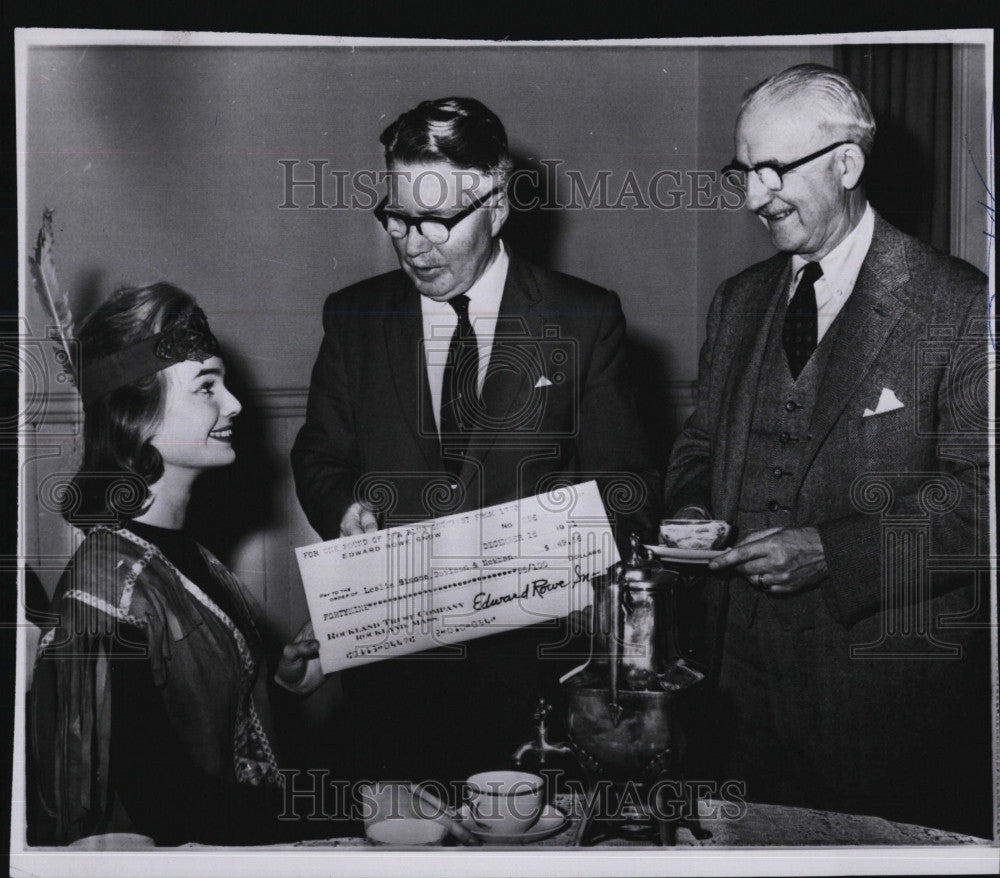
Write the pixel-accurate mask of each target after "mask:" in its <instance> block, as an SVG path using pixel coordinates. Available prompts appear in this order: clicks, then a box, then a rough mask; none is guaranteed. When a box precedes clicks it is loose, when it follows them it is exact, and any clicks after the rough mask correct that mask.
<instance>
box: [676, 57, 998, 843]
mask: <svg viewBox="0 0 1000 878" xmlns="http://www.w3.org/2000/svg"><path fill="white" fill-rule="evenodd" d="M874 132H875V123H874V120H873V118H872V115H871V111H870V109H869V107H868V104H867V101H866V100H865V98H864V96H863V95H862V94H861V93H860V92H859V91H858V90H857V89H856V88H855V87H854V86H853V85H852V84H851V82H850V81H849V80H848V79H847V78H846V77H844V76H842V75H841V74H839V73H837V72H836V71H834V70H831V69H829V68H825V67H819V66H815V65H802V66H799V67H794V68H791V69H789V70H786V71H784V72H782V73H780V74H777V75H776V76H774V77H772V78H770V79H769V80H766V81H765V82H763V83H761V84H760V85H759V86H757V87H756V88H755V89H753V90H752V91H751V92H749V93H748V95H747V97H746V98H745V100H744V103H743V106H742V109H741V111H740V115H739V118H738V120H737V124H736V134H735V146H736V158H735V160H734V162H733V164H732V165H731V166H730V167H729V168H728V169H727V171H728V172H730V173H731V174H732V178H733V179H734V180H735V181H736V182H737V183H738V184H740V185H742V186H743V188H744V191H745V194H746V204H747V207H748V208H749V209H750V210H751V211H753V212H754V213H755V214H756V215H757V216H758V217H759V218H760V220H761V222H762V223H763V224H764V225H765V227H766V228H767V229H768V231H769V233H770V235H771V240H772V242H773V243H774V245H775V247H776V248H777V249H778V250H780V251H781V253H780V254H778V255H777V256H774V257H772V258H771V259H768V260H766V261H765V262H762V263H759V264H757V265H754V266H752V267H751V268H749V269H747V270H746V271H744V272H742V273H741V274H739V275H737V276H736V277H733V278H730V279H729V280H727V281H726V282H724V283H723V284H722V286H721V287H720V288H719V290H718V292H717V294H716V296H715V299H714V300H713V302H712V306H711V309H710V313H709V317H708V333H707V340H706V342H705V345H704V347H703V349H702V353H701V362H700V368H699V378H698V381H699V388H698V405H697V409H696V411H695V413H694V414H693V415H692V416H691V418H690V419H689V421H688V422H687V424H686V425H685V427H684V430H683V432H682V435H681V436H680V437H679V439H678V441H677V443H676V445H675V447H674V448H673V451H672V454H671V459H670V464H669V466H668V473H667V479H666V492H667V497H666V499H667V507H666V508H667V509H668V510H669V511H671V512H672V513H675V514H677V515H678V516H679V517H689V516H709V517H714V518H719V519H726V520H728V521H731V522H734V523H735V525H736V528H737V533H738V545H737V546H736V547H735V548H732V549H730V550H728V551H727V552H726V553H725V554H723V555H722V556H721V557H718V558H717V559H715V560H714V561H713V562H712V563H711V570H712V571H713V574H714V575H713V576H712V577H711V578H710V580H709V582H708V584H707V593H708V596H709V601H708V604H709V611H710V612H709V619H710V628H711V629H712V630H714V632H715V635H716V636H715V639H714V644H715V646H716V648H717V650H718V652H717V667H716V670H717V672H718V693H717V694H718V695H719V696H720V697H719V704H718V706H719V709H720V711H721V712H720V713H713V714H711V717H712V719H711V721H709V722H707V723H706V729H705V730H704V732H703V734H702V736H701V739H700V742H699V743H700V744H701V745H702V749H703V751H704V752H705V753H706V754H707V757H708V758H711V757H715V758H720V757H723V756H725V757H727V759H726V761H725V764H724V766H723V767H722V768H720V769H719V771H720V773H722V774H724V776H726V777H729V778H737V779H743V780H746V781H747V784H748V787H749V788H748V796H749V798H750V799H751V800H763V801H774V802H784V803H792V804H802V805H810V806H814V807H820V808H827V809H831V810H839V811H849V812H853V813H869V814H878V815H881V816H885V817H889V818H892V819H898V820H904V821H909V822H919V823H924V824H927V825H934V826H942V827H948V828H955V829H959V830H965V831H969V832H977V833H979V834H981V835H985V834H988V833H989V831H990V807H989V804H990V803H989V777H990V760H989V738H990V735H989V698H990V690H989V670H988V669H989V658H988V649H989V645H988V637H987V620H988V612H989V600H988V598H989V595H988V590H987V589H988V586H987V584H986V579H985V577H984V576H983V571H984V570H988V568H989V558H988V512H987V499H986V498H987V493H988V446H987V441H986V437H987V402H986V399H987V374H988V367H987V344H988V341H987V338H988V336H987V330H986V324H985V320H984V318H985V317H986V314H987V295H986V279H985V277H984V276H983V275H982V274H981V273H980V272H979V271H977V270H976V269H974V268H972V267H971V266H970V265H968V264H966V263H964V262H962V261H960V260H957V259H953V258H951V257H949V256H946V255H944V254H942V253H939V252H937V251H935V250H933V249H932V248H930V247H928V246H926V245H924V244H922V243H920V242H919V241H917V240H915V239H913V238H911V237H909V236H907V235H905V234H903V233H902V232H900V231H898V230H897V229H895V228H893V227H892V226H890V225H889V224H888V223H886V222H885V221H884V220H883V219H882V218H881V217H880V216H879V215H878V214H877V213H875V212H874V211H873V210H872V208H871V206H870V205H869V204H868V202H867V200H866V198H865V194H864V188H863V185H862V171H863V169H864V166H865V161H866V157H867V155H868V154H869V151H870V149H871V145H872V142H873V138H874Z"/></svg>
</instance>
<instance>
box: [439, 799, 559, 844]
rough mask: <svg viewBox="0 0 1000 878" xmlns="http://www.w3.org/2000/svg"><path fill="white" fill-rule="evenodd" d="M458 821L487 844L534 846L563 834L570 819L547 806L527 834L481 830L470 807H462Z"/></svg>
mask: <svg viewBox="0 0 1000 878" xmlns="http://www.w3.org/2000/svg"><path fill="white" fill-rule="evenodd" d="M458 820H459V822H460V823H461V824H462V826H464V827H465V828H466V829H468V830H469V832H471V833H472V834H473V835H474V836H475V837H476V838H478V839H479V840H480V841H482V842H483V843H485V844H532V843H533V842H536V841H541V840H542V839H543V838H549V837H550V836H552V835H555V834H556V833H557V832H561V831H562V830H564V829H565V828H566V826H567V825H568V824H569V818H568V817H567V816H566V815H565V814H563V812H562V811H560V810H559V809H558V808H556V807H554V806H553V805H546V806H545V807H544V808H543V809H542V813H541V814H540V815H539V817H538V821H537V822H536V823H535V825H534V826H532V827H531V829H529V830H527V831H525V832H515V833H507V832H489V831H487V830H484V829H480V827H479V825H478V824H477V823H476V821H475V820H473V819H472V815H471V814H470V813H469V806H468V805H463V806H462V807H461V809H460V810H459V812H458Z"/></svg>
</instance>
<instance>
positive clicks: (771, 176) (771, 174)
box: [722, 140, 854, 192]
mask: <svg viewBox="0 0 1000 878" xmlns="http://www.w3.org/2000/svg"><path fill="white" fill-rule="evenodd" d="M848 143H854V141H853V140H838V141H837V142H836V143H831V144H830V145H829V146H824V147H823V149H820V150H817V151H816V152H814V153H810V154H809V155H807V156H803V157H802V158H800V159H796V160H795V161H794V162H788V163H787V164H784V165H782V164H779V163H778V162H761V163H760V164H757V165H754V166H753V167H747V166H746V165H745V164H743V163H742V162H738V161H737V160H736V159H733V160H732V161H731V162H730V163H729V164H728V165H726V166H725V167H724V168H723V169H722V173H723V174H725V175H728V176H729V178H730V179H731V180H732V181H733V182H734V183H735V184H736V185H737V186H738V187H739V188H740V189H741V190H742V191H743V192H746V190H747V174H749V173H750V172H751V171H752V172H753V173H755V174H756V175H757V178H758V179H759V180H760V182H761V183H762V184H763V185H764V186H766V187H767V188H768V189H770V190H771V191H772V192H778V191H779V190H780V189H781V187H782V186H784V185H785V181H784V180H783V179H782V178H783V177H784V175H785V174H787V173H788V172H789V171H794V170H795V169H796V168H801V167H802V165H804V164H806V163H807V162H811V161H813V160H814V159H818V158H819V157H820V156H821V155H826V154H827V153H828V152H832V151H833V150H835V149H836V148H837V147H838V146H845V145H846V144H848Z"/></svg>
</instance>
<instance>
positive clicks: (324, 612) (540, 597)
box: [295, 481, 619, 674]
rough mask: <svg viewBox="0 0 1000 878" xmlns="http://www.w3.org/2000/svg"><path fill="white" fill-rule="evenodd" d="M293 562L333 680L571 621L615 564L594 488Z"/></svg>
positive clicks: (400, 531)
mask: <svg viewBox="0 0 1000 878" xmlns="http://www.w3.org/2000/svg"><path fill="white" fill-rule="evenodd" d="M295 554H296V557H297V558H298V562H299V570H300V571H301V573H302V585H303V587H304V588H305V593H306V600H307V602H308V604H309V615H310V617H311V618H312V623H313V628H314V629H315V632H316V638H317V640H319V642H320V664H321V667H322V669H323V672H324V673H326V674H329V673H332V672H334V671H338V670H341V669H343V668H350V667H357V666H358V665H361V664H365V663H367V662H374V661H379V660H380V659H384V658H390V657H392V656H400V655H406V654H408V653H414V652H420V651H422V650H425V649H430V648H432V647H435V646H441V645H444V644H453V643H460V642H462V641H465V640H471V639H473V638H477V637H485V636H486V635H488V634H497V633H499V632H501V631H509V630H511V629H513V628H521V627H523V626H525V625H534V624H536V623H539V622H544V621H546V620H551V619H558V618H560V617H562V616H566V615H568V614H569V613H570V611H572V610H578V609H583V608H584V607H586V606H587V605H588V604H590V603H591V588H590V581H591V580H592V579H593V578H594V577H595V576H600V575H601V574H602V573H604V572H605V571H606V570H607V568H608V567H610V566H611V565H613V564H615V563H616V562H617V561H618V560H619V555H618V549H617V547H616V546H615V541H614V537H613V534H612V532H611V527H610V526H609V524H608V519H607V514H606V512H605V510H604V504H603V503H602V502H601V497H600V494H599V492H598V490H597V484H596V482H592V481H591V482H585V483H583V484H581V485H572V486H565V487H560V488H558V489H556V490H554V491H551V492H549V493H547V494H538V495H536V496H534V497H528V498H525V499H523V500H515V501H512V502H510V503H504V504H501V505H499V506H490V507H487V508H486V509H478V510H476V511H474V512H464V513H457V514H455V515H449V516H446V517H443V518H435V519H430V520H428V521H422V522H418V523H416V524H408V525H405V526H401V527H390V528H387V529H386V530H381V531H377V532H375V533H369V534H364V535H362V536H355V537H342V538H341V539H337V540H329V541H328V542H325V543H317V544H316V545H312V546H304V547H302V548H300V549H296V550H295Z"/></svg>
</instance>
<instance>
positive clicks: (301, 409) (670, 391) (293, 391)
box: [22, 381, 697, 433]
mask: <svg viewBox="0 0 1000 878" xmlns="http://www.w3.org/2000/svg"><path fill="white" fill-rule="evenodd" d="M654 389H655V390H656V391H659V392H658V393H657V394H656V396H657V398H658V400H660V401H662V402H665V403H666V404H667V405H672V406H677V407H679V408H680V407H690V406H694V405H695V400H696V390H697V382H696V381H663V382H661V383H659V384H657V385H655V386H654ZM308 397H309V388H308V387H277V388H270V389H265V390H254V391H251V392H250V393H248V394H246V395H245V396H244V397H243V398H242V399H241V402H242V403H243V407H244V409H245V410H246V411H248V412H252V413H253V414H254V415H255V416H256V417H258V418H269V419H270V418H304V417H305V416H306V401H307V399H308ZM82 418H83V408H82V406H81V405H80V397H79V396H78V395H77V393H76V392H75V391H72V392H70V391H58V392H55V393H50V394H48V396H47V398H46V400H45V402H44V404H42V405H34V406H29V408H28V416H27V418H26V419H24V421H23V423H22V426H23V427H24V428H25V430H27V431H29V432H38V433H44V431H45V428H46V427H49V426H59V427H66V426H73V425H76V424H79V423H81V422H82Z"/></svg>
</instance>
